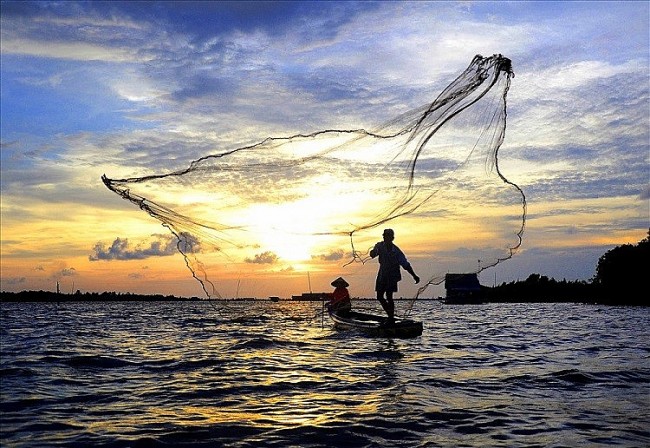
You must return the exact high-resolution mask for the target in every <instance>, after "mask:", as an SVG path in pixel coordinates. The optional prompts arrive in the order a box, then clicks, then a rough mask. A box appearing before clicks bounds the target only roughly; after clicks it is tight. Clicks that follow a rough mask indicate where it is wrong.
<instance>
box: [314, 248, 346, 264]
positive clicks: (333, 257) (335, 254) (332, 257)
mask: <svg viewBox="0 0 650 448" xmlns="http://www.w3.org/2000/svg"><path fill="white" fill-rule="evenodd" d="M344 256H345V252H343V249H339V250H334V251H332V252H330V253H328V254H318V255H314V256H313V257H312V258H314V259H318V260H323V261H338V260H341V259H343V257H344Z"/></svg>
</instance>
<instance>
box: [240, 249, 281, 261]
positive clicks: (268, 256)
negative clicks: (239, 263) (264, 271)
mask: <svg viewBox="0 0 650 448" xmlns="http://www.w3.org/2000/svg"><path fill="white" fill-rule="evenodd" d="M244 261H245V262H246V263H253V264H274V263H276V262H277V261H278V256H277V255H276V254H274V253H273V252H270V251H266V252H262V253H261V254H257V255H255V256H254V257H253V258H246V259H245V260H244Z"/></svg>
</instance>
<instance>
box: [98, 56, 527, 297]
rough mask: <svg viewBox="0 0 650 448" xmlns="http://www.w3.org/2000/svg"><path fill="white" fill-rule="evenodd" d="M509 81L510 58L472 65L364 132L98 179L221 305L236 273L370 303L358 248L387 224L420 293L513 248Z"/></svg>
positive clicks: (369, 277) (517, 231)
mask: <svg viewBox="0 0 650 448" xmlns="http://www.w3.org/2000/svg"><path fill="white" fill-rule="evenodd" d="M513 76H514V74H513V72H512V67H511V63H510V60H509V59H507V58H505V57H503V56H501V55H494V56H491V57H482V56H476V57H475V58H474V59H473V60H472V62H471V64H470V65H469V67H467V69H466V70H465V71H464V72H462V73H461V74H460V76H458V78H456V79H455V80H454V81H453V82H452V83H451V84H450V85H449V86H448V87H447V88H445V89H444V90H443V91H442V93H440V95H439V96H438V97H437V98H436V99H435V100H434V101H433V102H429V103H427V104H425V105H424V106H422V107H420V108H417V109H414V110H412V111H410V112H408V113H405V114H402V115H400V116H398V117H396V118H394V119H393V120H391V121H390V122H388V123H385V124H383V125H381V126H378V127H376V128H374V129H369V130H368V129H344V128H342V129H328V130H323V131H319V132H314V133H311V134H305V135H303V134H300V135H292V136H285V137H269V138H267V139H265V140H263V141H261V142H259V143H257V144H253V145H249V146H242V147H239V148H237V149H234V150H228V151H219V150H218V149H217V150H216V151H215V152H214V153H213V154H210V155H207V156H205V157H202V158H200V159H198V160H195V161H194V162H192V163H191V164H190V165H189V167H187V168H186V169H182V170H179V171H174V172H169V173H164V174H156V175H150V176H145V177H138V178H127V179H109V178H107V177H106V176H104V177H103V181H104V183H105V184H106V186H107V187H108V188H109V189H110V190H112V191H114V192H115V193H118V194H119V195H121V196H122V197H123V198H124V199H128V200H129V201H131V202H133V203H134V204H136V205H137V206H139V207H140V208H141V209H142V210H144V211H146V212H147V213H149V214H150V215H151V216H152V217H154V218H156V219H158V220H159V221H160V222H161V223H162V224H163V225H164V226H165V227H167V228H168V229H169V231H171V232H172V234H173V235H174V236H175V237H176V238H177V240H178V245H177V247H178V251H179V252H180V253H181V254H182V255H183V257H184V259H185V263H186V265H187V267H188V268H189V270H190V271H191V273H192V275H193V276H194V277H195V278H196V280H197V281H198V282H199V283H200V285H201V287H202V288H203V291H204V292H205V294H206V296H207V297H210V298H222V296H224V297H225V294H223V293H221V291H222V290H223V289H224V285H225V284H226V282H230V284H232V282H233V279H234V281H236V279H237V276H238V275H240V274H238V273H241V272H242V270H245V269H251V270H255V271H256V273H257V274H260V275H267V277H269V278H271V277H278V276H286V275H293V276H299V275H300V276H303V278H304V275H305V272H306V271H309V270H311V271H312V278H314V272H318V271H328V272H333V274H332V275H331V277H332V279H333V278H336V277H338V276H340V275H342V276H344V277H345V278H346V279H348V281H349V282H350V284H351V293H352V295H353V296H355V295H366V296H368V297H372V296H373V295H374V293H373V291H372V289H373V286H374V274H375V273H376V269H377V266H376V263H374V262H373V263H368V262H367V261H368V260H369V256H368V253H369V250H370V248H371V247H372V246H373V245H374V243H375V242H377V241H379V240H380V239H381V233H382V230H383V228H385V227H391V228H393V229H395V232H396V234H397V238H396V243H397V244H398V246H400V247H401V248H402V250H403V251H404V252H405V253H406V254H407V256H408V257H409V260H410V261H411V263H412V264H413V266H414V267H415V269H416V271H417V272H418V273H419V275H420V277H421V278H422V282H421V283H420V288H419V290H417V292H415V290H414V291H413V294H412V295H415V296H416V297H417V296H422V295H423V294H425V291H426V290H427V289H428V287H429V286H431V285H438V284H441V283H442V282H443V281H444V275H445V273H448V272H460V273H476V272H479V271H481V270H484V269H486V268H488V267H492V266H494V265H496V264H497V263H499V262H501V261H503V260H506V259H508V258H510V257H511V256H512V255H513V254H514V252H515V251H516V250H517V249H518V248H519V247H520V245H521V238H522V234H523V231H524V226H525V219H526V198H525V196H524V194H523V191H522V190H521V189H520V188H519V187H518V186H517V185H516V184H515V183H513V182H511V181H510V180H508V179H507V178H506V177H505V175H504V174H503V173H502V172H501V170H500V169H499V159H498V154H499V148H500V146H501V144H502V142H503V140H504V136H505V129H506V97H507V93H508V88H509V86H510V80H511V78H512V77H513ZM479 260H480V261H479ZM307 266H309V267H307ZM406 281H407V280H406V279H405V280H404V281H403V282H402V284H401V285H403V284H404V283H405V282H406ZM327 284H329V282H328V283H327ZM228 288H230V287H228ZM402 288H403V286H400V291H401V290H402ZM229 292H230V290H229ZM229 295H230V296H233V295H234V294H232V292H231V293H230V294H229Z"/></svg>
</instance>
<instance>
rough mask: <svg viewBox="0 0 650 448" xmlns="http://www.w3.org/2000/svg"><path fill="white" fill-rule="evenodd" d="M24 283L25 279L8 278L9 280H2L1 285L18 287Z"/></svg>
mask: <svg viewBox="0 0 650 448" xmlns="http://www.w3.org/2000/svg"><path fill="white" fill-rule="evenodd" d="M25 281H26V279H25V277H9V278H3V279H2V284H4V285H7V286H14V285H20V284H22V283H25Z"/></svg>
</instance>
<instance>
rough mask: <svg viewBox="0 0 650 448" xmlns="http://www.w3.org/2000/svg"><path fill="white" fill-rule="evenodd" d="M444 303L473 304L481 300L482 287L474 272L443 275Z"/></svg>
mask: <svg viewBox="0 0 650 448" xmlns="http://www.w3.org/2000/svg"><path fill="white" fill-rule="evenodd" d="M445 290H446V297H445V303H449V304H473V303H482V302H483V289H482V288H481V284H480V283H479V281H478V276H477V275H476V274H447V275H445Z"/></svg>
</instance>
